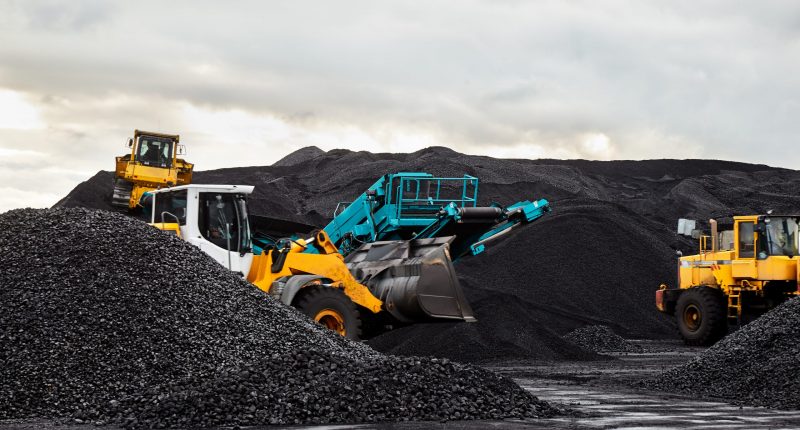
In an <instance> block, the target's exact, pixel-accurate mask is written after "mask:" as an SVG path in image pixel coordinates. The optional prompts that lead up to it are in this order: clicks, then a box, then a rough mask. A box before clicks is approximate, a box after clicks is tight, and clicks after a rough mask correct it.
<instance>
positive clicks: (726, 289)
mask: <svg viewBox="0 0 800 430" xmlns="http://www.w3.org/2000/svg"><path fill="white" fill-rule="evenodd" d="M758 221H759V216H757V215H751V216H737V217H734V224H733V235H732V237H733V241H732V243H728V244H725V243H722V241H721V240H719V239H717V240H716V244H715V243H714V238H713V237H711V236H701V237H700V240H699V242H700V243H699V249H700V253H699V254H696V255H690V256H685V257H681V258H680V263H679V274H680V275H679V282H680V284H679V285H678V287H679V288H681V289H687V288H693V287H697V286H710V287H714V288H719V289H720V290H721V291H722V292H723V293H724V294H726V295H727V294H729V293H730V292H731V290H733V289H741V290H750V291H760V290H762V289H763V288H764V286H765V285H766V283H767V282H769V281H790V282H797V280H798V261H800V259H799V258H798V256H797V255H794V256H789V255H766V256H764V255H762V256H761V257H760V258H759V255H758V254H759V252H758V246H757V244H758V243H759V240H760V239H765V237H766V234H767V233H763V232H762V233H759V232H758V231H754V226H755V225H756V224H757V223H758ZM718 234H719V235H721V233H718ZM759 236H761V237H759ZM792 294H797V291H796V290H795V291H794V292H793V293H792Z"/></svg>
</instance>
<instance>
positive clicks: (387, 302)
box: [345, 236, 476, 323]
mask: <svg viewBox="0 0 800 430" xmlns="http://www.w3.org/2000/svg"><path fill="white" fill-rule="evenodd" d="M454 239H455V237H454V236H447V237H437V238H430V239H417V240H398V241H386V242H373V243H367V244H365V245H363V246H362V247H361V248H359V249H358V250H356V251H354V252H352V253H351V254H350V255H348V256H347V258H346V259H345V262H346V263H347V267H348V268H349V269H350V273H352V274H353V277H354V278H355V279H356V280H358V281H359V282H360V283H361V284H364V285H366V286H367V287H368V288H369V289H370V291H371V292H372V294H373V295H375V296H376V297H378V298H379V299H381V301H383V303H384V308H385V309H386V311H387V312H389V313H390V314H391V315H392V316H393V317H395V318H396V319H398V320H399V321H401V322H405V323H410V322H418V321H425V320H429V319H432V318H433V319H442V318H443V319H450V320H463V321H468V322H473V321H476V320H475V316H474V315H473V313H472V308H471V307H470V305H469V303H467V300H466V299H465V298H464V292H463V291H462V290H461V285H460V284H459V282H458V278H457V277H456V272H455V270H454V269H453V262H452V260H451V259H450V252H449V248H450V243H451V242H452V241H453V240H454Z"/></svg>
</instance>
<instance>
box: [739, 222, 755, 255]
mask: <svg viewBox="0 0 800 430" xmlns="http://www.w3.org/2000/svg"><path fill="white" fill-rule="evenodd" d="M755 256H756V246H755V234H754V232H753V223H752V222H740V223H739V258H754V257H755Z"/></svg>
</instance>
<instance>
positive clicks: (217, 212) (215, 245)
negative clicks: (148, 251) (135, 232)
mask: <svg viewBox="0 0 800 430" xmlns="http://www.w3.org/2000/svg"><path fill="white" fill-rule="evenodd" d="M253 188H254V187H253V186H252V185H195V184H191V185H181V186H177V187H170V188H162V189H159V190H154V191H150V192H149V194H150V195H151V196H150V197H146V199H147V200H151V201H143V204H144V206H145V207H147V208H148V209H149V210H150V222H151V223H152V224H153V225H155V226H156V227H158V228H161V229H162V230H165V231H170V230H172V231H176V232H180V236H181V238H183V240H185V241H187V242H189V243H191V244H192V245H194V246H196V247H198V248H200V250H202V251H203V252H205V253H206V254H208V255H209V256H211V257H212V258H213V259H214V260H216V261H217V262H218V263H220V264H222V265H223V266H225V267H226V268H228V269H230V270H231V271H233V272H239V273H241V274H242V275H243V276H247V274H248V273H249V271H250V265H251V264H252V262H253V252H252V243H251V238H250V222H249V220H248V213H247V201H246V197H247V195H249V194H252V192H253Z"/></svg>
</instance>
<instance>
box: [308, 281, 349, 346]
mask: <svg viewBox="0 0 800 430" xmlns="http://www.w3.org/2000/svg"><path fill="white" fill-rule="evenodd" d="M298 296H299V297H298V298H297V299H295V301H294V304H293V305H294V307H295V308H297V310H299V311H300V312H302V313H304V314H305V315H307V316H308V317H309V318H311V319H312V320H313V319H315V317H316V316H317V315H318V314H319V313H320V312H322V311H324V310H331V311H334V312H336V313H337V314H339V315H340V316H341V318H342V320H343V325H344V332H345V333H344V337H346V338H348V339H352V340H360V339H361V315H360V312H359V311H358V306H356V304H355V303H353V301H352V300H350V298H349V297H347V295H346V294H345V293H344V292H343V291H342V290H340V289H338V288H331V287H325V286H309V287H305V288H303V289H302V290H301V291H300V294H298Z"/></svg>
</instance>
